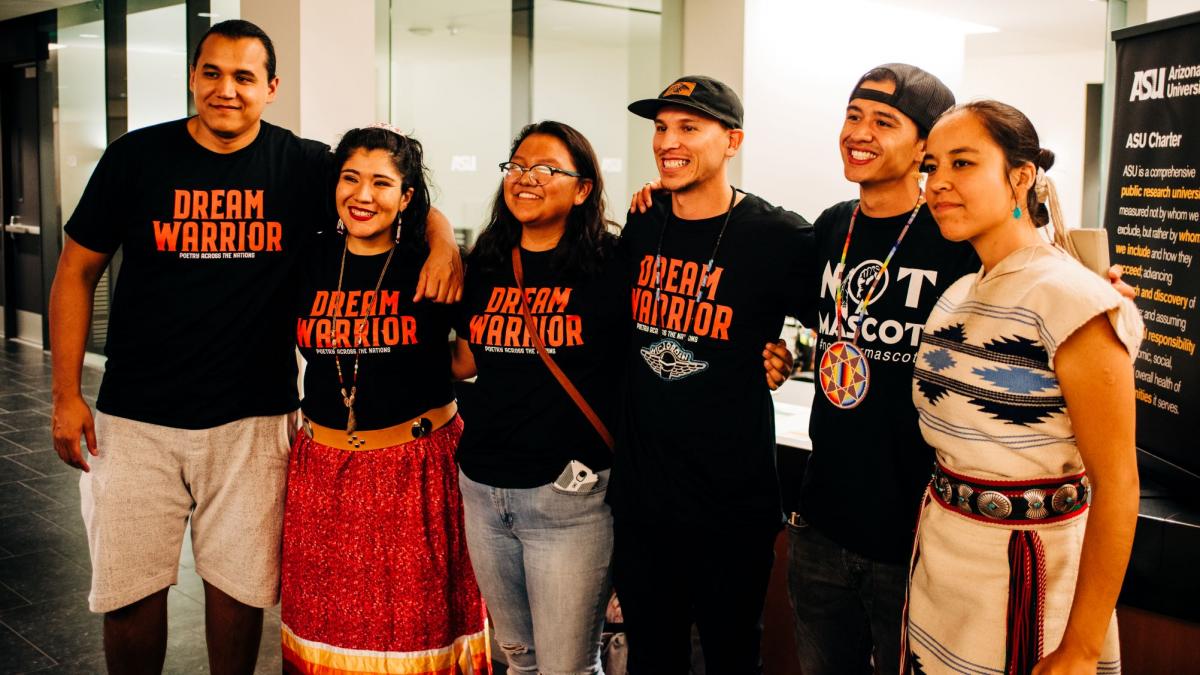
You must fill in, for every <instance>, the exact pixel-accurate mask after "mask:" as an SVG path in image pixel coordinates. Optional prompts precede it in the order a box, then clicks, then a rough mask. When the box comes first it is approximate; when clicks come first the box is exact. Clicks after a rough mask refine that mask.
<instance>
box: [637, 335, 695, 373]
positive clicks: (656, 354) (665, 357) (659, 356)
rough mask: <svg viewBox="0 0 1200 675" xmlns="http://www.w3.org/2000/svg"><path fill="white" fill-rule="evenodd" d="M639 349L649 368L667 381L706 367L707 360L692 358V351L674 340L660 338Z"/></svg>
mask: <svg viewBox="0 0 1200 675" xmlns="http://www.w3.org/2000/svg"><path fill="white" fill-rule="evenodd" d="M640 351H641V352H642V358H643V359H645V360H646V365H648V366H650V370H653V371H654V374H655V375H658V376H659V377H661V378H662V379H664V380H667V381H668V382H670V381H672V380H682V379H683V378H685V377H687V376H688V375H694V374H696V373H698V372H700V371H702V370H704V369H705V368H708V361H697V360H695V359H693V358H692V353H691V352H689V351H688V350H686V349H684V348H683V347H680V346H679V343H678V342H676V341H674V340H660V341H659V342H656V343H654V344H652V345H650V346H649V347H643V348H642V349H641V350H640Z"/></svg>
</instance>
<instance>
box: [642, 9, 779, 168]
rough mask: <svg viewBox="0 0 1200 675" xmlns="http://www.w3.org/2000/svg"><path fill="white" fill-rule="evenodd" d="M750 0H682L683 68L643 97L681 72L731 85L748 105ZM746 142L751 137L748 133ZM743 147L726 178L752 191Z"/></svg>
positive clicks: (744, 103)
mask: <svg viewBox="0 0 1200 675" xmlns="http://www.w3.org/2000/svg"><path fill="white" fill-rule="evenodd" d="M750 4H751V2H743V0H737V1H733V0H684V3H683V64H682V72H679V73H673V74H671V76H670V79H668V80H667V81H665V82H663V83H662V84H661V85H659V87H658V89H657V90H656V91H653V92H651V93H649V94H648V95H647V96H646V97H647V98H650V97H652V96H656V95H658V93H659V92H660V91H662V90H663V89H665V88H666V86H667V85H668V84H670V83H671V82H672V81H674V80H675V78H677V77H680V76H682V75H708V76H709V77H713V78H716V79H718V80H720V81H722V82H724V83H725V84H727V85H729V86H730V87H732V88H733V90H734V91H736V92H737V93H738V95H739V96H741V97H742V105H744V106H746V107H747V109H749V106H748V105H747V101H746V88H745V77H744V73H746V72H749V70H750V69H749V64H748V63H746V62H745V58H746V56H747V55H748V51H749V49H748V48H747V47H746V38H747V36H749V35H750V30H749V25H748V24H747V16H746V15H747V14H748V13H749V8H748V7H747V6H748V5H750ZM778 4H779V5H780V8H781V9H784V8H787V7H790V6H792V5H793V3H791V2H786V3H778ZM794 4H797V5H798V4H801V3H794ZM748 123H749V122H747V124H748ZM749 142H750V137H749V136H747V143H749ZM742 147H743V149H742V151H741V152H740V153H738V156H737V157H736V158H735V159H734V160H733V161H732V162H731V163H730V165H729V180H730V182H732V183H733V184H734V185H736V186H738V187H740V188H744V189H747V190H750V191H754V188H753V187H748V186H747V185H745V180H746V175H745V173H744V171H745V169H744V168H743V167H744V165H745V162H746V161H747V160H746V149H747V146H745V145H744V146H742Z"/></svg>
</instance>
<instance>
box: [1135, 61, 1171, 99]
mask: <svg viewBox="0 0 1200 675" xmlns="http://www.w3.org/2000/svg"><path fill="white" fill-rule="evenodd" d="M1166 84H1167V69H1166V68H1159V69H1157V70H1155V69H1150V70H1139V71H1137V72H1135V73H1134V74H1133V90H1132V91H1130V92H1129V100H1130V101H1145V100H1147V99H1153V98H1162V97H1163V88H1164V87H1165V86H1166Z"/></svg>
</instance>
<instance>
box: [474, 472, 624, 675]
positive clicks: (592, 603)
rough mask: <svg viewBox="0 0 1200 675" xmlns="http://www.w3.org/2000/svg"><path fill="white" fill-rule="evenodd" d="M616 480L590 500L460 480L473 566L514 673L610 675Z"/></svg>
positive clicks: (600, 485)
mask: <svg viewBox="0 0 1200 675" xmlns="http://www.w3.org/2000/svg"><path fill="white" fill-rule="evenodd" d="M608 473H609V472H608V471H607V470H605V471H600V472H598V475H599V476H600V480H599V481H598V482H597V483H596V484H595V485H594V486H592V488H591V489H590V490H588V491H586V492H563V491H561V490H560V489H559V488H558V487H557V486H555V485H554V484H552V483H551V484H547V485H542V486H541V487H536V488H529V489H507V488H495V487H491V486H489V485H484V484H483V483H477V482H475V481H473V480H471V479H470V478H468V477H467V476H466V474H464V473H462V471H459V473H458V483H459V486H460V489H461V491H462V498H463V510H464V513H465V516H466V526H467V547H468V549H469V550H470V553H471V564H472V566H473V567H474V568H475V578H476V579H477V580H478V582H479V590H480V591H482V592H483V599H484V601H485V602H487V606H488V611H489V612H491V615H492V620H493V622H494V623H495V631H496V641H497V642H498V643H499V644H500V649H501V650H503V651H504V655H505V656H506V657H507V659H508V672H510V673H544V674H545V675H559V674H560V673H561V674H566V673H603V669H602V668H601V666H600V631H601V629H603V627H604V609H605V607H606V606H607V604H608V596H609V590H610V588H611V586H610V579H609V563H610V561H611V559H612V549H613V544H612V542H613V535H612V515H611V514H610V513H609V509H608V505H607V504H605V503H604V495H605V492H606V490H607V489H608Z"/></svg>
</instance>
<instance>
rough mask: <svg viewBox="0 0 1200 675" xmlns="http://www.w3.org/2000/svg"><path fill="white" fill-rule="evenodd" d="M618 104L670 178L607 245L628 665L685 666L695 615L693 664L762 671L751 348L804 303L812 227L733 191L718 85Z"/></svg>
mask: <svg viewBox="0 0 1200 675" xmlns="http://www.w3.org/2000/svg"><path fill="white" fill-rule="evenodd" d="M629 110H630V111H632V112H633V113H635V114H637V115H640V116H642V117H645V118H648V119H652V120H654V129H655V131H654V142H653V149H654V155H655V159H656V162H657V164H658V171H659V176H660V181H661V183H662V186H663V187H664V188H666V189H667V190H670V194H669V195H665V194H661V193H660V195H659V196H658V197H657V198H656V199H655V200H654V202H653V204H652V206H651V207H650V209H649V210H648V211H647V212H646V213H643V214H639V213H631V214H630V215H629V220H628V223H627V224H626V226H625V230H624V232H623V234H622V239H621V246H622V248H623V249H624V251H625V252H626V253H627V254H628V256H629V260H630V265H631V270H630V273H631V275H632V279H631V280H632V288H631V294H632V295H631V299H632V304H631V309H632V319H633V331H632V333H633V336H634V339H633V341H632V346H631V349H630V351H629V359H630V366H629V377H628V384H627V386H628V390H627V391H626V395H625V396H624V397H623V405H624V406H625V410H624V421H625V423H624V425H623V428H622V429H621V431H620V433H619V434H618V439H617V448H616V450H617V454H616V458H615V460H614V465H613V472H612V482H611V483H610V486H609V492H608V495H609V502H610V503H611V504H612V506H613V514H614V534H615V550H614V558H613V562H614V582H615V585H616V588H617V592H618V594H619V595H620V598H621V607H622V610H623V613H624V618H625V627H626V631H627V634H628V637H629V650H630V651H629V657H630V660H629V670H630V672H631V673H633V674H634V675H672V674H674V673H680V674H683V673H687V672H688V670H689V659H690V649H691V645H690V639H689V633H690V629H691V626H692V624H693V623H695V624H696V625H697V626H698V628H699V632H700V641H701V645H702V648H703V652H704V659H705V663H706V671H707V672H709V673H713V674H716V673H720V674H722V675H730V674H732V675H740V674H743V673H758V672H761V660H760V654H759V651H760V643H761V640H762V631H761V617H762V609H763V600H764V597H765V594H766V589H767V582H768V579H769V576H770V571H771V564H772V561H773V558H774V556H773V544H774V541H775V537H776V535H777V534H778V532H779V529H780V527H781V517H780V515H781V506H780V501H779V491H778V482H777V477H776V473H775V459H774V448H775V436H774V409H773V407H772V404H771V397H770V392H769V389H768V387H767V386H765V384H764V382H763V380H762V372H761V370H760V368H761V367H762V360H763V358H764V357H765V356H766V353H765V352H763V350H762V349H763V348H762V345H763V344H764V343H766V342H769V341H772V340H774V339H775V338H777V337H778V336H779V332H780V329H781V328H782V325H783V319H784V316H785V315H786V314H791V315H801V314H804V313H806V312H807V311H809V305H811V303H812V300H813V299H814V298H815V295H814V294H813V292H812V288H813V287H815V284H816V278H815V276H811V272H812V271H813V270H815V269H816V264H815V260H814V258H813V256H812V252H813V232H812V228H811V227H810V226H809V225H808V223H806V222H805V221H804V219H803V218H801V217H800V216H798V215H796V214H794V213H791V212H788V211H785V210H783V209H781V208H778V207H775V206H772V205H770V204H768V203H767V202H765V201H764V200H762V199H761V198H759V197H756V196H754V195H752V194H747V193H744V192H741V191H739V190H736V189H734V188H733V187H731V186H730V185H729V181H728V178H727V167H728V163H729V160H730V159H732V158H733V157H734V156H736V155H737V152H738V149H739V148H740V146H741V144H742V140H743V138H744V132H743V130H742V104H741V101H740V100H739V98H738V96H737V94H736V93H734V92H733V90H732V89H730V88H729V87H728V86H727V85H725V84H723V83H721V82H718V81H717V80H714V79H712V78H709V77H703V76H687V77H682V78H680V79H679V80H677V81H675V82H674V83H672V84H671V85H670V86H668V87H667V88H666V89H665V90H663V92H662V93H661V94H660V95H659V96H658V97H656V98H651V99H645V100H641V101H636V102H634V103H632V104H630V106H629ZM806 274H807V275H810V276H805V275H806Z"/></svg>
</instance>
